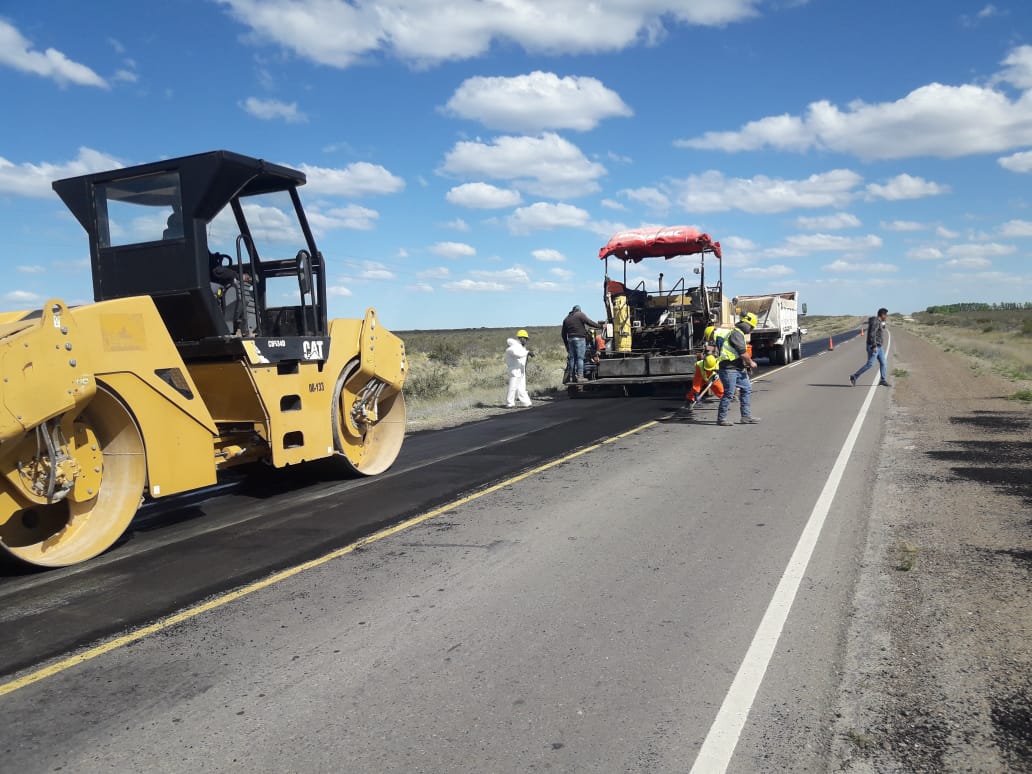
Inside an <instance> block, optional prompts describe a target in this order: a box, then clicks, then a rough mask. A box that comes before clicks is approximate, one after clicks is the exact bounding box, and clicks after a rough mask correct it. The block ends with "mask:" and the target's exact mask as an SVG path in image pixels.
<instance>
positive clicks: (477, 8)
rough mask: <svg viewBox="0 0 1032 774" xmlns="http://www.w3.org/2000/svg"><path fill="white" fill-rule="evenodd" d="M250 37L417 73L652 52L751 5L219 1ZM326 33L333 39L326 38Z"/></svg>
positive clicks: (727, 1)
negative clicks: (505, 60) (643, 47)
mask: <svg viewBox="0 0 1032 774" xmlns="http://www.w3.org/2000/svg"><path fill="white" fill-rule="evenodd" d="M218 2H220V3H221V4H222V5H224V6H226V7H227V8H228V10H229V13H230V14H231V15H232V16H233V17H234V18H235V19H236V20H237V21H239V22H240V23H242V24H244V25H245V26H247V27H249V28H250V29H251V30H252V32H253V33H254V34H253V35H252V36H250V40H252V41H255V42H258V41H269V42H272V43H274V44H278V45H280V46H283V47H284V48H286V49H288V50H290V51H292V52H293V53H294V54H296V55H297V56H299V57H302V58H305V59H310V60H312V61H314V62H318V63H319V64H324V65H330V66H332V67H350V66H352V65H354V64H356V63H359V62H362V61H365V60H367V59H369V58H370V57H371V56H372V55H374V54H376V53H382V54H385V55H388V56H393V57H396V58H398V59H401V60H404V61H408V62H412V63H414V64H417V65H423V66H427V65H431V64H436V63H439V62H444V61H457V60H462V59H470V58H472V57H478V56H481V55H483V54H486V53H487V52H488V50H489V49H490V48H491V46H492V45H493V44H502V45H507V44H515V45H516V46H518V47H520V48H522V49H524V50H525V51H526V52H528V53H530V54H551V55H562V56H568V55H571V54H578V53H604V52H613V51H619V50H622V49H624V48H627V47H629V46H633V45H639V44H642V43H653V42H655V41H657V40H659V39H660V38H662V37H663V36H664V34H665V33H666V30H667V28H668V27H673V26H682V25H700V26H713V27H720V26H724V25H726V24H730V23H733V22H737V21H741V20H744V19H748V18H751V17H752V16H754V15H756V13H757V10H756V6H757V5H758V0H691V1H690V2H686V0H649V2H644V3H643V2H596V3H591V4H590V5H585V3H584V2H583V0H521V1H520V2H504V3H502V2H492V3H484V2H481V0H451V2H449V3H447V4H442V3H437V2H413V1H412V0H350V1H349V2H333V1H332V0H293V1H292V2H285V1H284V0H218ZM328 31H332V34H327V33H328Z"/></svg>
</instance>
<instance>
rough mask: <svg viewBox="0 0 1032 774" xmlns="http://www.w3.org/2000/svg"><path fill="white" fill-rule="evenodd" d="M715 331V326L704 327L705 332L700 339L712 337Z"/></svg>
mask: <svg viewBox="0 0 1032 774" xmlns="http://www.w3.org/2000/svg"><path fill="white" fill-rule="evenodd" d="M716 329H717V326H716V325H707V326H706V330H704V331H703V332H702V338H704V339H708V338H709V337H710V336H712V335H713V331H715V330H716Z"/></svg>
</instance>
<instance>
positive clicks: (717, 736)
mask: <svg viewBox="0 0 1032 774" xmlns="http://www.w3.org/2000/svg"><path fill="white" fill-rule="evenodd" d="M888 356H889V349H888V347H886V348H885V357H886V359H888ZM877 389H878V382H877V381H875V382H874V383H873V384H871V386H870V388H869V389H868V390H867V396H866V397H865V398H864V402H863V405H861V406H860V411H859V412H858V413H857V415H856V419H855V420H854V421H853V426H852V428H850V430H849V434H848V435H847V436H846V440H845V442H844V443H843V444H842V449H841V450H840V451H839V454H838V457H837V458H836V459H835V464H834V465H833V466H832V468H831V472H830V473H829V474H828V480H827V481H825V483H824V489H822V490H821V494H820V496H819V497H818V498H817V502H816V504H815V505H814V506H813V511H811V512H810V518H809V519H808V520H807V522H806V526H805V527H804V528H803V534H802V535H800V536H799V542H798V543H797V544H796V547H795V551H793V552H792V558H791V559H789V560H788V566H787V567H786V568H785V572H784V574H782V576H781V580H780V581H779V582H778V587H777V588H776V589H775V590H774V596H773V597H772V598H771V600H770V604H769V605H768V606H767V611H766V612H765V613H764V614H763V620H761V621H760V625H759V627H758V628H757V629H756V634H755V635H754V636H753V640H752V643H751V644H750V645H749V650H748V651H746V654H745V658H744V659H742V665H741V666H740V667H739V668H738V673H737V674H736V675H735V679H734V681H733V682H732V683H731V687H730V688H728V691H727V696H725V697H724V703H723V704H721V705H720V711H719V712H717V716H716V718H714V720H713V725H711V726H710V730H709V733H708V734H706V739H705V740H703V743H702V748H701V749H700V750H699V754H698V756H697V757H696V758H695V763H694V764H693V765H692V768H691V774H722V773H723V772H725V771H727V767H728V765H729V764H730V763H731V756H732V755H733V754H734V752H735V747H736V746H737V745H738V738H739V736H741V734H742V728H743V727H744V726H745V721H746V718H748V717H749V711H750V710H751V709H752V704H753V701H754V700H755V699H756V692H757V691H758V690H759V689H760V684H761V683H762V682H763V676H764V674H766V672H767V666H768V665H769V664H770V659H771V657H772V656H773V655H774V649H775V648H776V647H777V644H778V640H779V639H780V637H781V630H782V628H783V627H784V625H785V620H786V619H787V618H788V613H789V611H790V610H791V609H792V603H793V602H794V601H795V596H796V592H797V591H798V590H799V584H800V583H801V582H802V580H803V575H804V573H805V572H806V566H807V565H808V564H809V563H810V557H811V556H812V555H813V550H814V548H815V547H816V546H817V538H818V537H820V534H821V529H822V528H823V527H824V521H825V519H826V518H827V516H828V511H829V510H830V509H831V503H832V501H833V500H834V499H835V493H836V492H837V491H838V487H839V484H840V483H841V481H842V474H843V473H844V472H845V470H846V463H847V462H848V461H849V455H850V454H852V452H853V447H854V446H855V445H856V439H857V438H858V437H859V435H860V429H861V427H862V426H863V423H864V418H865V417H866V416H867V411H868V409H869V408H870V406H871V401H872V400H874V395H875V391H876V390H877Z"/></svg>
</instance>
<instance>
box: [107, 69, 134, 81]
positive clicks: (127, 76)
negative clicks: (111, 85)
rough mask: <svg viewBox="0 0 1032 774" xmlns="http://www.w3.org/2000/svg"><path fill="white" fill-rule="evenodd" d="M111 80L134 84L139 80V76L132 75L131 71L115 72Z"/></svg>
mask: <svg viewBox="0 0 1032 774" xmlns="http://www.w3.org/2000/svg"><path fill="white" fill-rule="evenodd" d="M112 80H115V81H118V82H120V83H136V82H137V81H139V80H140V76H138V75H137V74H136V73H134V72H133V71H132V70H117V71H116V72H115V74H114V75H113V76H112Z"/></svg>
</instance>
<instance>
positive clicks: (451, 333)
mask: <svg viewBox="0 0 1032 774" xmlns="http://www.w3.org/2000/svg"><path fill="white" fill-rule="evenodd" d="M516 330H517V329H516V328H461V329H453V330H437V331H399V332H398V335H399V336H401V338H402V339H403V340H404V341H405V348H406V350H407V352H408V356H409V376H408V380H407V382H406V385H405V400H406V403H407V406H408V427H409V429H410V430H425V429H429V428H439V427H447V426H449V425H455V424H459V423H462V422H469V421H471V420H475V419H480V418H483V417H485V416H489V415H490V414H496V413H500V412H503V411H506V410H507V409H506V408H505V393H506V389H507V388H508V385H509V377H508V373H507V372H506V370H505V357H504V353H505V347H506V339H508V338H510V337H513V336H514V335H515V333H516ZM526 330H527V332H528V333H529V334H530V342H529V348H530V350H531V351H532V352H533V353H534V357H532V358H531V359H530V361H529V362H528V366H527V392H529V393H530V397H531V400H552V399H554V398H555V397H556V396H558V395H562V394H564V388H563V385H562V380H563V369H564V368H565V366H566V351H565V350H564V349H563V344H562V339H561V337H560V334H559V326H558V325H554V326H547V327H546V326H538V327H528V328H527V329H526Z"/></svg>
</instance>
